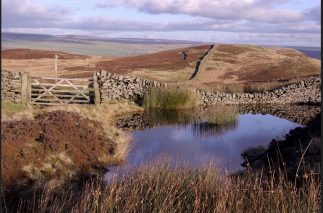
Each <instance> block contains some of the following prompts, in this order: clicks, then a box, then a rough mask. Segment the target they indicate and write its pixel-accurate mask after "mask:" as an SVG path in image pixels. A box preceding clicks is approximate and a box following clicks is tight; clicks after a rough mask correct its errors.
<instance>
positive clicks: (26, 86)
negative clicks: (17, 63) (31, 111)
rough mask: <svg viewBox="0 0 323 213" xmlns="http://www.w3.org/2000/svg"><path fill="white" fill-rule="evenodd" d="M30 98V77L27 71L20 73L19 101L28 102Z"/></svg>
mask: <svg viewBox="0 0 323 213" xmlns="http://www.w3.org/2000/svg"><path fill="white" fill-rule="evenodd" d="M30 99H31V79H30V77H29V75H28V73H22V76H21V102H22V104H29V103H30Z"/></svg>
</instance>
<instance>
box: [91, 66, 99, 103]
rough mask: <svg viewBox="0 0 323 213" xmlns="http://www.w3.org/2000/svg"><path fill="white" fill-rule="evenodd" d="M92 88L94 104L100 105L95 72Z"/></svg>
mask: <svg viewBox="0 0 323 213" xmlns="http://www.w3.org/2000/svg"><path fill="white" fill-rule="evenodd" d="M93 88H94V103H95V104H100V103H101V94H100V88H99V80H98V76H97V73H96V72H95V73H94V75H93Z"/></svg>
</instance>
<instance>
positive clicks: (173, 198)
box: [1, 36, 321, 212]
mask: <svg viewBox="0 0 323 213" xmlns="http://www.w3.org/2000/svg"><path fill="white" fill-rule="evenodd" d="M37 39H39V37H38V38H35V40H33V38H29V40H30V41H28V43H17V39H16V40H15V41H12V40H11V41H8V40H7V41H5V42H4V43H5V44H6V42H8V43H7V44H10V45H13V43H15V44H16V45H17V47H18V46H19V48H21V49H11V48H8V47H10V45H7V46H6V47H7V48H5V49H4V50H2V60H3V61H2V63H3V67H2V69H4V70H10V71H25V72H28V73H30V75H31V76H54V75H53V74H54V72H53V57H54V55H55V54H56V55H58V56H59V62H58V67H59V68H58V73H59V76H60V77H91V76H92V75H93V72H95V71H98V70H107V71H108V72H112V73H117V74H127V75H133V76H138V77H145V78H148V79H152V80H157V81H162V82H166V83H169V84H175V85H178V86H180V87H181V88H186V87H195V88H199V89H205V90H212V91H225V92H236V91H243V92H244V91H246V90H247V89H248V91H257V90H261V91H263V90H268V89H273V88H275V87H278V86H281V85H284V84H289V83H291V82H294V81H299V80H302V79H304V78H307V77H309V76H318V75H320V61H319V60H318V59H314V58H311V57H309V56H307V55H306V54H304V52H301V51H298V50H295V49H291V48H282V47H259V46H253V45H224V44H215V45H214V47H213V48H211V49H210V45H208V44H202V45H201V44H194V45H193V47H188V46H192V44H190V45H188V46H185V45H187V44H182V43H181V44H174V43H172V42H168V44H165V43H167V41H154V42H155V43H154V44H151V43H150V44H147V42H148V41H147V40H144V41H143V40H137V41H136V42H137V44H133V43H131V44H129V42H130V41H129V40H118V41H115V40H113V42H119V43H118V45H120V52H117V53H116V55H113V54H111V52H109V51H113V50H112V49H111V48H110V46H109V48H110V49H109V50H106V49H105V50H102V49H100V48H99V49H98V50H97V49H96V48H95V47H97V45H100V44H102V43H99V42H102V41H98V40H95V41H92V40H91V39H89V38H87V39H88V41H85V40H86V38H82V39H81V38H77V39H79V41H77V42H76V44H75V43H73V42H75V39H76V38H75V37H73V36H72V37H71V36H67V37H60V38H59V39H61V40H58V41H57V39H58V38H57V37H50V38H48V37H45V38H44V39H43V40H44V42H49V40H50V43H51V44H55V45H56V44H57V43H60V44H63V43H64V42H66V40H68V42H66V43H68V45H66V46H65V47H64V48H61V47H60V48H58V49H55V50H54V49H52V50H50V51H49V50H48V49H47V50H46V49H45V48H44V49H43V50H42V48H41V45H39V47H40V48H39V49H38V50H32V49H30V48H28V45H32V44H34V43H35V42H38V41H37ZM72 40H73V42H72ZM81 40H82V42H88V43H86V44H84V45H85V46H86V45H93V47H92V49H88V48H85V49H87V51H84V50H80V49H77V48H76V47H79V46H73V45H80V46H82V45H83V44H81V43H80V42H81ZM10 42H12V43H10ZM19 42H20V41H19ZM55 42H57V43H55ZM93 42H95V44H94V43H93ZM104 42H106V41H104ZM131 42H134V41H133V40H132V41H131ZM156 42H157V43H158V42H159V43H158V44H156ZM39 43H40V44H41V42H39ZM169 43H170V44H169ZM179 43H180V42H179ZM18 44H19V45H18ZM47 44H48V43H43V45H47ZM21 45H22V46H21ZM69 45H70V46H69ZM123 45H124V46H123ZM136 45H137V46H136ZM138 45H139V46H138ZM176 45H178V46H176ZM182 45H183V46H182ZM49 46H50V45H49ZM63 46H64V45H63ZM143 46H145V47H146V48H147V49H149V46H150V47H151V50H149V51H148V52H141V50H140V49H141V48H142V47H143ZM175 46H176V48H175ZM11 47H13V46H11ZM71 47H74V49H73V48H71ZM86 47H89V46H86ZM69 48H70V49H69ZM123 48H124V49H123ZM136 48H138V50H140V51H136ZM154 48H155V49H154ZM163 48H165V49H167V50H165V49H163ZM168 48H169V49H168ZM131 49H132V50H133V52H132V53H130V54H129V52H131ZM143 50H145V48H143ZM209 50H210V51H209ZM150 51H151V52H150ZM208 51H209V52H208ZM99 52H100V53H99ZM98 53H99V54H98ZM206 53H208V54H206ZM201 58H203V60H202V61H201V62H200V64H199V66H198V70H197V73H196V76H195V77H194V78H193V79H191V80H189V79H190V78H191V77H192V74H193V73H194V71H196V67H197V64H198V61H200V60H201ZM165 94H166V95H165ZM186 95H187V93H186V91H185V90H180V91H175V92H174V91H172V90H169V91H166V92H164V91H161V90H156V91H154V90H153V91H152V92H151V93H149V94H148V95H147V96H146V97H145V98H144V103H143V105H141V106H138V105H136V104H134V103H128V102H127V101H111V102H109V103H102V104H99V105H83V106H77V105H70V106H60V107H48V108H37V107H34V108H33V109H31V108H28V107H26V106H19V105H15V104H12V103H3V102H2V109H3V112H2V113H3V116H4V117H3V118H4V119H3V120H2V126H3V137H2V138H1V143H2V148H3V153H4V159H5V161H4V165H3V166H4V174H5V176H4V181H5V182H4V183H5V184H4V188H3V190H4V191H3V192H4V193H5V196H4V198H2V199H5V203H6V204H7V208H8V209H9V212H10V210H12V211H23V210H25V211H28V212H33V211H34V209H39V210H40V212H42V211H43V212H45V211H48V210H49V209H50V210H53V211H64V210H65V211H66V210H68V211H71V212H79V211H80V210H83V211H103V212H104V211H116V212H118V211H121V210H122V209H124V208H125V209H127V211H129V212H131V211H146V212H154V211H157V210H162V211H165V212H169V211H173V210H177V211H178V212H183V211H198V212H199V211H200V212H209V211H219V212H225V211H229V212H230V211H231V212H248V211H251V210H254V209H260V210H259V211H264V212H268V211H273V209H275V210H276V209H277V208H278V209H279V210H281V211H282V212H291V211H293V210H295V209H300V210H301V211H304V212H306V211H310V212H315V211H318V209H319V202H320V198H319V194H320V185H319V183H318V180H317V178H316V177H317V169H318V167H319V165H318V164H317V162H318V158H317V156H318V155H319V154H320V153H318V151H317V149H316V148H315V147H317V146H318V144H319V140H318V138H319V136H320V134H321V133H320V128H318V125H319V124H318V122H317V121H318V118H319V117H320V114H317V113H316V114H317V115H316V116H315V117H313V116H311V118H310V119H308V120H312V121H310V122H309V124H310V125H309V126H308V127H300V126H298V125H296V124H293V125H291V126H293V127H294V128H295V127H297V128H296V129H295V130H293V131H290V132H289V134H288V131H287V130H288V129H287V130H286V131H285V132H280V133H279V134H287V139H288V140H286V142H283V143H282V147H279V146H277V145H276V144H277V143H276V142H277V140H271V139H272V137H271V136H268V138H267V139H266V140H265V142H266V145H267V144H268V142H270V141H271V143H270V144H269V146H265V147H261V148H259V147H256V148H255V149H248V150H246V151H245V152H244V153H241V152H239V153H238V155H240V154H242V156H243V161H242V160H241V163H243V164H244V166H245V167H246V169H245V170H244V171H243V172H241V173H240V172H237V173H234V174H232V175H229V176H228V178H223V174H222V173H221V171H219V168H218V167H217V166H214V165H204V166H203V167H201V168H198V169H194V168H191V167H179V168H177V167H175V168H174V167H172V166H171V162H168V160H167V159H164V158H162V159H161V160H162V162H157V163H154V162H150V163H151V164H144V165H142V166H140V167H134V168H130V169H129V170H128V171H127V172H126V173H124V175H122V177H121V176H117V177H116V178H115V179H112V180H111V182H109V181H108V183H109V184H106V183H107V179H103V178H102V175H103V174H104V173H106V172H107V170H109V169H110V167H112V166H116V165H122V164H126V163H127V162H128V161H127V159H128V154H129V152H130V155H129V156H135V155H134V153H131V149H133V147H132V145H131V143H130V141H131V142H135V141H136V140H138V138H136V137H137V136H136V134H131V133H128V132H125V131H123V130H122V129H121V128H119V127H118V126H117V125H116V121H117V120H118V119H119V118H120V117H123V116H125V115H128V114H129V113H130V114H133V113H137V114H140V115H141V114H142V112H143V111H144V110H145V111H148V114H149V112H151V113H153V112H154V110H151V111H149V108H153V107H154V104H156V103H157V104H158V103H159V102H160V101H165V103H166V105H169V106H170V105H171V104H173V103H174V102H175V101H178V100H179V102H183V104H187V100H189V97H188V96H186ZM160 99H163V100H160ZM176 104H178V103H175V104H174V108H176V107H177V105H176ZM179 104H181V103H179ZM192 105H193V104H191V106H192ZM298 107H301V108H302V106H298ZM306 107H309V109H312V108H313V109H316V108H315V107H316V106H306ZM227 108H228V107H227V106H225V107H216V108H214V109H216V113H209V112H208V113H207V112H205V115H204V116H202V117H201V116H200V114H198V115H196V118H191V119H192V120H193V121H191V122H193V127H194V128H195V130H199V132H206V133H207V134H205V135H208V137H214V138H212V139H213V140H216V138H218V137H220V136H221V135H223V134H225V133H226V132H228V130H234V128H237V126H239V123H240V121H241V117H239V116H238V113H237V110H236V109H235V110H234V112H231V111H230V110H228V109H227ZM252 108H253V109H255V108H254V107H252ZM283 108H284V109H285V110H286V112H283V113H281V114H282V115H283V117H284V115H286V114H293V110H291V112H287V111H288V110H287V108H288V107H287V106H283ZM309 109H308V110H305V111H310V110H309ZM201 110H202V109H201ZM211 111H212V110H211ZM276 111H278V114H279V110H276ZM314 111H315V112H316V111H317V110H314ZM203 112H204V111H203ZM153 114H154V113H153ZM183 114H185V113H183V112H180V111H179V112H177V115H178V117H179V120H181V119H182V120H183V121H182V122H184V123H186V124H185V125H184V127H185V129H187V126H186V125H189V124H190V122H188V121H187V119H186V118H185V116H184V118H183ZM188 114H190V115H189V116H192V115H191V114H192V113H188ZM251 114H252V113H251ZM251 114H249V115H248V116H251ZM260 114H261V113H257V115H256V116H260ZM146 116H147V115H146ZM187 116H188V115H187ZM139 117H140V116H139ZM147 117H149V116H147ZM153 117H158V119H157V118H154V120H160V119H161V120H162V122H160V121H158V122H157V123H162V124H159V125H165V124H168V125H169V124H170V120H172V119H174V116H170V118H167V116H165V114H161V115H158V116H156V115H155V114H154V116H153ZM197 117H198V118H197ZM201 119H202V120H201ZM205 119H206V120H205ZM255 119H256V121H255V122H256V123H253V124H254V125H250V124H249V125H248V126H247V127H245V128H250V129H255V131H258V130H257V126H261V125H258V122H260V121H261V119H264V117H256V118H255ZM238 120H239V122H238ZM250 120H252V119H251V118H250ZM129 122H133V119H130V121H129ZM129 122H126V123H127V125H128V123H129ZM266 122H267V123H266V125H265V126H267V125H269V124H270V121H266ZM273 122H277V123H275V125H278V124H280V122H283V121H281V120H274V121H273ZM175 125H178V126H177V128H180V127H179V126H180V125H181V124H180V122H177V121H176V122H175ZM294 125H296V126H294ZM150 128H151V129H152V130H154V131H156V130H158V127H157V129H154V128H156V127H155V124H154V125H153V126H152V127H149V128H148V130H146V131H149V129H150ZM171 128H173V126H171ZM277 128H278V129H279V126H278V127H277ZM277 128H273V129H266V134H267V133H271V131H276V130H275V129H277ZM284 128H286V127H284ZM173 129H176V128H173ZM219 129H220V130H221V131H220V130H219ZM248 130H249V129H248ZM169 131H170V130H169ZM143 132H145V131H143ZM229 132H230V131H229ZM260 132H261V131H260ZM139 133H140V132H139ZM139 133H138V132H137V134H139ZM156 134H157V136H158V132H157V133H156ZM159 134H160V133H159ZM213 134H215V135H213ZM254 134H255V133H254ZM266 134H263V135H258V134H255V135H256V136H257V137H256V139H255V141H258V140H263V139H262V138H263V137H265V136H266ZM279 134H278V135H274V136H275V137H277V136H280V135H279ZM130 135H131V137H134V138H133V139H132V138H131V137H130ZM162 135H163V134H160V135H159V136H158V137H161V136H162ZM166 135H168V133H167V134H166ZM169 135H171V134H169ZM188 135H189V134H188ZM202 135H203V134H202ZM147 137H148V136H147ZM158 137H157V138H158ZM154 138H156V137H155V135H154V137H153V138H148V139H150V140H155V139H154ZM237 138H239V137H237ZM299 138H301V140H300V141H298V139H299ZM313 138H314V139H313ZM177 139H178V138H177ZM229 139H230V140H232V139H233V138H229ZM186 140H187V147H189V144H190V142H189V141H188V139H187V138H186ZM239 140H240V141H239V143H240V144H241V143H244V142H245V141H248V140H249V138H241V139H239ZM250 140H251V139H250ZM194 141H197V142H199V143H202V142H208V141H199V140H198V138H194ZM251 141H252V142H253V143H255V144H256V142H255V141H253V140H251ZM283 141H284V140H283ZM295 141H298V142H299V143H297V144H296V143H295ZM155 142H156V141H154V143H155ZM171 142H174V143H175V142H176V140H175V141H171ZM185 142H186V141H185ZM212 142H214V143H212V144H213V145H214V144H215V145H216V143H217V142H218V143H219V145H220V146H221V141H212ZM154 143H152V145H154ZM227 143H228V142H227ZM12 144H15V145H14V146H12ZM206 144H208V148H207V149H210V148H211V147H210V145H211V144H210V143H206ZM299 144H301V147H300V148H299V146H298V145H299ZM169 146H171V145H170V144H169ZM222 146H224V145H223V144H222ZM195 147H198V146H196V145H195ZM277 147H278V149H279V148H282V149H281V150H282V157H283V159H287V160H289V161H292V162H293V163H290V164H288V166H290V167H291V168H287V169H288V170H287V171H286V173H284V169H286V168H285V167H284V165H285V164H284V163H282V162H280V159H276V154H277ZM306 147H309V152H306V155H305V153H304V152H303V150H304V148H306ZM147 148H149V147H147ZM217 148H218V149H219V148H220V147H217ZM245 148H248V147H245ZM196 149H198V148H196ZM143 150H145V149H143ZM139 151H141V150H139ZM184 151H185V150H184ZM291 152H293V156H291ZM224 153H225V154H227V153H226V152H224ZM230 153H231V152H230ZM295 153H296V154H295ZM267 154H270V156H271V159H272V164H269V165H267V164H266V163H267V161H266V160H267V158H266V156H267ZM291 159H292V160H291ZM312 162H314V165H312V164H311V163H312ZM128 163H129V162H128ZM305 164H306V165H308V166H309V168H308V167H306V168H305V166H304V165H305ZM263 165H265V168H266V169H267V170H266V171H265V172H263V171H262V170H261V169H262V168H263V167H262V166H263ZM273 165H274V166H277V168H276V167H271V166H273ZM300 165H301V166H300ZM268 167H270V168H269V169H268ZM295 170H296V171H295ZM111 171H112V170H111ZM111 171H108V173H107V174H109V172H111ZM313 171H314V172H316V173H315V174H313ZM298 174H300V177H297V175H298ZM98 175H99V176H98ZM295 175H296V176H295ZM303 177H305V178H303ZM287 179H288V180H292V181H288V180H287ZM294 181H295V182H294ZM255 183H256V184H255ZM248 192H249V193H248Z"/></svg>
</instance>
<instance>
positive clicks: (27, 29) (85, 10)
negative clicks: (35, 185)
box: [2, 0, 321, 46]
mask: <svg viewBox="0 0 323 213" xmlns="http://www.w3.org/2000/svg"><path fill="white" fill-rule="evenodd" d="M320 4H321V2H320V1H319V0H225V1H224V0H163V1H161V0H113V1H111V0H82V1H81V0H65V1H54V0H3V1H2V31H4V32H21V33H41V34H60V35H62V34H76V35H89V36H101V37H140V38H163V39H179V40H197V41H206V42H215V43H217V42H220V43H252V44H276V45H277V44H278V45H292V46H320V43H321V38H320V37H321V21H320V17H321V12H320V6H321V5H320Z"/></svg>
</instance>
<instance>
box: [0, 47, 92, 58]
mask: <svg viewBox="0 0 323 213" xmlns="http://www.w3.org/2000/svg"><path fill="white" fill-rule="evenodd" d="M55 55H57V56H58V57H59V59H86V58H89V56H84V55H75V54H69V53H64V52H60V51H45V50H31V49H10V50H3V51H2V52H1V58H2V59H18V60H20V59H42V58H51V59H52V58H54V56H55Z"/></svg>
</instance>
